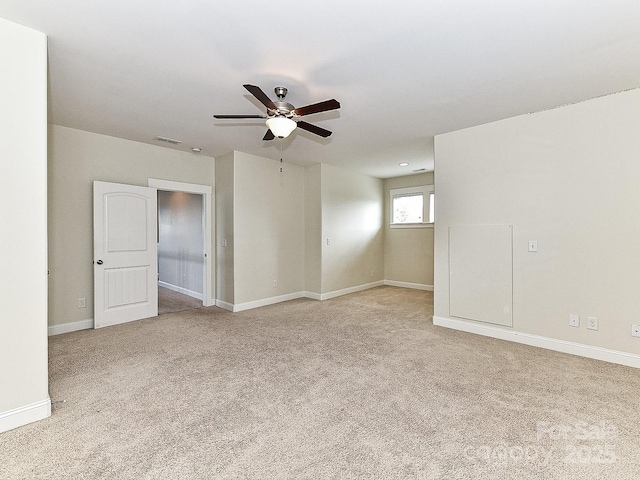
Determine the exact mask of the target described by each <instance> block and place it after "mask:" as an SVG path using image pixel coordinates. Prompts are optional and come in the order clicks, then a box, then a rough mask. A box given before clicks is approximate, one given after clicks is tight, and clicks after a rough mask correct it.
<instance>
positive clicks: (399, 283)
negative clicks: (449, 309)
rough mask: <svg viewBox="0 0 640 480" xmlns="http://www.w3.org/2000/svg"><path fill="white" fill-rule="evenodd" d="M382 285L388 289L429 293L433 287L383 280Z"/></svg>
mask: <svg viewBox="0 0 640 480" xmlns="http://www.w3.org/2000/svg"><path fill="white" fill-rule="evenodd" d="M384 284H385V285H389V286H390V287H402V288H413V289H415V290H427V291H429V292H433V285H426V284H424V283H409V282H397V281H395V280H385V281H384Z"/></svg>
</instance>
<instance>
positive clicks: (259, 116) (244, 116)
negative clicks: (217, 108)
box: [213, 115, 267, 118]
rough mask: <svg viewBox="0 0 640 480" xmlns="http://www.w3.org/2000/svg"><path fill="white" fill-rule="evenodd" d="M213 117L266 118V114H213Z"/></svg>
mask: <svg viewBox="0 0 640 480" xmlns="http://www.w3.org/2000/svg"><path fill="white" fill-rule="evenodd" d="M213 118H267V116H266V115H214V116H213Z"/></svg>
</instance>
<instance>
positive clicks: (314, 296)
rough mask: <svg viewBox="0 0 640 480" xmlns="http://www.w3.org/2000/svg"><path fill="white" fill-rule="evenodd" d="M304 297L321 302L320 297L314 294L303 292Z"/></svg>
mask: <svg viewBox="0 0 640 480" xmlns="http://www.w3.org/2000/svg"><path fill="white" fill-rule="evenodd" d="M304 296H305V297H306V298H310V299H311V300H322V295H321V294H319V293H316V292H304Z"/></svg>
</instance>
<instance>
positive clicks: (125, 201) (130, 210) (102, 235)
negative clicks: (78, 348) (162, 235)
mask: <svg viewBox="0 0 640 480" xmlns="http://www.w3.org/2000/svg"><path fill="white" fill-rule="evenodd" d="M157 222H158V219H157V191H156V189H155V188H150V187H139V186H134V185H123V184H118V183H107V182H93V255H94V257H93V273H94V280H93V282H94V325H95V328H100V327H106V326H109V325H116V324H118V323H124V322H130V321H132V320H139V319H141V318H148V317H155V316H156V315H158V284H157V281H158V280H157V279H158V254H157V249H158V244H157Z"/></svg>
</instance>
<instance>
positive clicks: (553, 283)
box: [434, 89, 640, 355]
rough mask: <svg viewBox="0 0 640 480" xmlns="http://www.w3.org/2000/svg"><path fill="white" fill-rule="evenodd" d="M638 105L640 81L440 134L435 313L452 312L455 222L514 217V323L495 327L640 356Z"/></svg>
mask: <svg viewBox="0 0 640 480" xmlns="http://www.w3.org/2000/svg"><path fill="white" fill-rule="evenodd" d="M639 112H640V89H636V90H631V91H626V92H622V93H617V94H613V95H608V96H605V97H601V98H596V99H593V100H589V101H585V102H582V103H578V104H575V105H570V106H566V107H561V108H557V109H554V110H549V111H544V112H540V113H534V114H531V115H524V116H520V117H515V118H511V119H507V120H503V121H499V122H495V123H490V124H487V125H481V126H477V127H473V128H468V129H465V130H460V131H457V132H452V133H448V134H444V135H439V136H437V137H436V139H435V153H436V170H435V171H436V176H437V181H438V184H437V195H438V198H437V202H436V212H435V213H436V219H437V223H436V226H435V317H434V321H435V319H438V318H441V319H444V320H445V321H447V320H451V317H450V316H449V271H448V230H449V227H450V226H454V225H482V224H485V225H499V224H504V225H513V328H512V329H509V328H508V327H506V328H505V327H495V328H496V329H498V330H497V331H506V330H512V331H515V332H523V333H525V334H531V335H536V336H540V337H545V338H551V339H555V340H558V341H560V342H572V343H575V344H580V345H588V346H594V347H599V348H602V349H608V350H614V351H616V352H627V353H628V354H636V355H637V354H640V339H639V338H634V337H632V336H631V334H630V333H631V324H632V323H635V324H637V323H638V322H639V320H638V319H640V303H638V301H637V297H638V285H640V255H638V245H639V244H640V215H638V211H637V210H638V205H640V188H638V186H639V185H640V162H639V161H638V160H639V157H638V152H640V135H639V134H638V132H640V114H639ZM528 240H537V242H538V251H537V252H529V251H528ZM477 253H480V254H481V252H477ZM569 314H578V315H580V318H581V324H580V327H579V328H575V327H571V326H569V321H568V320H569ZM587 316H595V317H597V318H598V321H599V329H598V330H588V329H587V328H586V319H587ZM461 322H462V325H468V324H472V323H476V322H470V321H465V320H461ZM465 328H466V327H465Z"/></svg>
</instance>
